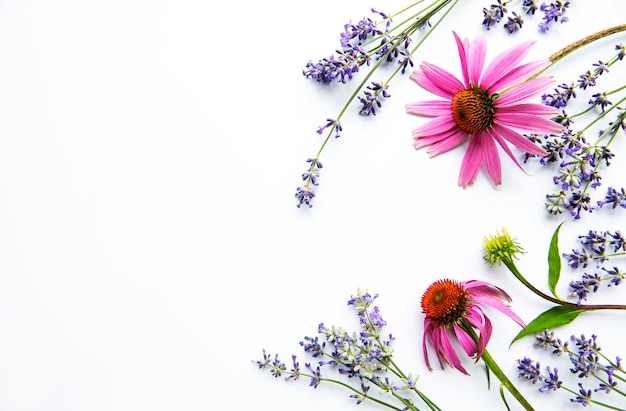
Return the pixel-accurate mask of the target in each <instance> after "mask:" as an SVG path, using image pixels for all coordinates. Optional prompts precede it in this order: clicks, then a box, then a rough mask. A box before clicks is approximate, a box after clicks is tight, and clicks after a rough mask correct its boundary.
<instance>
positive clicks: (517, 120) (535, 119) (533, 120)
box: [494, 110, 563, 134]
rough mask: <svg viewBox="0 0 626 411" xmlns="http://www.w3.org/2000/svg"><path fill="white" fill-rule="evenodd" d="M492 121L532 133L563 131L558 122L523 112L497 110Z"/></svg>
mask: <svg viewBox="0 0 626 411" xmlns="http://www.w3.org/2000/svg"><path fill="white" fill-rule="evenodd" d="M494 123H495V124H499V125H502V126H508V127H512V128H515V129H518V130H521V131H527V132H534V133H546V134H558V133H560V132H561V131H563V125H561V124H559V123H556V122H554V121H552V120H548V119H547V118H545V117H542V116H538V115H535V114H527V113H523V112H517V113H508V112H502V111H501V110H497V111H496V114H495V115H494Z"/></svg>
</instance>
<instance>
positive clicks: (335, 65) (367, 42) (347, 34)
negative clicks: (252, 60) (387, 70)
mask: <svg viewBox="0 0 626 411" xmlns="http://www.w3.org/2000/svg"><path fill="white" fill-rule="evenodd" d="M371 11H372V13H374V15H375V16H376V17H377V18H379V20H378V21H375V20H372V19H371V18H369V17H364V18H362V19H361V20H360V21H359V22H358V23H356V24H353V23H347V24H345V25H344V31H343V32H342V33H341V34H340V36H339V43H340V45H341V48H340V49H338V50H335V54H333V55H331V56H330V57H328V58H322V59H319V60H318V61H317V62H316V63H314V62H313V61H309V62H308V63H307V64H306V66H305V68H304V70H303V71H302V74H304V76H305V77H307V78H311V79H314V80H316V81H318V82H320V83H331V82H334V81H338V82H341V83H346V82H347V80H352V78H353V76H354V74H356V73H357V72H358V71H359V68H360V67H361V66H362V65H367V66H369V65H370V64H371V61H372V60H374V61H378V60H382V61H383V62H387V63H391V62H393V61H396V60H397V62H398V64H400V65H401V66H402V68H403V70H405V69H406V67H407V66H408V65H411V66H412V65H413V62H412V61H411V55H410V53H409V46H410V44H411V39H410V38H409V37H404V36H393V35H392V33H391V32H390V28H391V18H390V16H389V15H387V14H386V13H383V12H380V11H378V10H376V9H371Z"/></svg>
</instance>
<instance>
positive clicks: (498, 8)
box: [483, 0, 507, 30]
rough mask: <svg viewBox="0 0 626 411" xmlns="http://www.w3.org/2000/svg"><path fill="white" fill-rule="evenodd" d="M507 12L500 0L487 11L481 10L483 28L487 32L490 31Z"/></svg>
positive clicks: (485, 9)
mask: <svg viewBox="0 0 626 411" xmlns="http://www.w3.org/2000/svg"><path fill="white" fill-rule="evenodd" d="M506 12H507V10H506V7H505V5H504V4H502V0H498V2H497V3H496V4H492V5H491V6H490V7H489V8H488V9H487V8H483V16H484V20H483V26H485V28H486V29H487V30H489V29H491V26H493V25H495V24H497V23H499V22H500V20H502V19H503V18H504V15H505V14H506Z"/></svg>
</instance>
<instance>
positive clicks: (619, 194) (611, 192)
mask: <svg viewBox="0 0 626 411" xmlns="http://www.w3.org/2000/svg"><path fill="white" fill-rule="evenodd" d="M605 205H611V208H616V207H617V206H620V207H622V208H626V190H624V187H622V188H621V189H619V190H616V189H615V188H613V187H609V188H608V189H607V191H606V195H605V196H604V200H600V201H598V207H603V206H605Z"/></svg>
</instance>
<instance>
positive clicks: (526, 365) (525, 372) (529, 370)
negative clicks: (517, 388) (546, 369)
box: [517, 357, 542, 384]
mask: <svg viewBox="0 0 626 411" xmlns="http://www.w3.org/2000/svg"><path fill="white" fill-rule="evenodd" d="M517 363H518V366H517V369H518V370H519V373H518V376H517V377H518V378H522V379H525V380H528V381H530V382H532V383H533V384H535V383H536V382H537V381H541V379H542V378H541V365H540V364H539V363H538V362H536V363H534V364H533V360H531V359H530V358H528V357H524V359H523V360H517Z"/></svg>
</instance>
